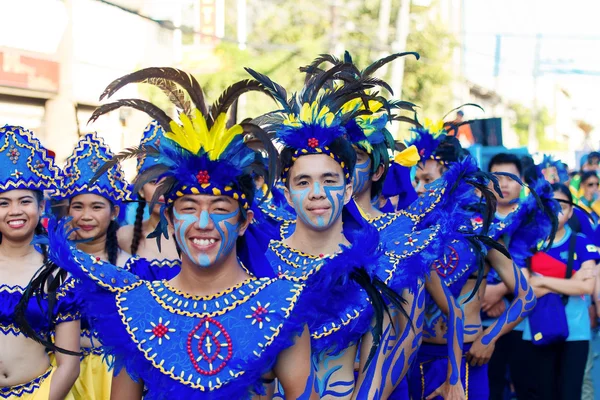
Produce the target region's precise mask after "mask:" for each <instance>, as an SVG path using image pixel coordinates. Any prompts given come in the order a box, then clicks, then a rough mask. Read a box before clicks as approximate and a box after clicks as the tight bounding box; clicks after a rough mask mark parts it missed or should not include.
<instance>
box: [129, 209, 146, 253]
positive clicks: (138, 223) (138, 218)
mask: <svg viewBox="0 0 600 400" xmlns="http://www.w3.org/2000/svg"><path fill="white" fill-rule="evenodd" d="M145 210H146V200H144V199H143V198H142V199H140V201H139V202H138V205H137V209H136V212H135V222H134V223H133V237H132V239H131V255H132V256H135V255H136V254H137V251H138V249H139V247H140V241H141V240H142V222H143V221H144V211H145Z"/></svg>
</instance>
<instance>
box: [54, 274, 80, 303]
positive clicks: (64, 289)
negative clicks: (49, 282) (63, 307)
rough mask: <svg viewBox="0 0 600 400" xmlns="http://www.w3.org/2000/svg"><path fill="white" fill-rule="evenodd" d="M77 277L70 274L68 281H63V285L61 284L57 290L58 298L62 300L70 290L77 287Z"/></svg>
mask: <svg viewBox="0 0 600 400" xmlns="http://www.w3.org/2000/svg"><path fill="white" fill-rule="evenodd" d="M75 283H76V281H75V278H73V277H72V276H70V277H69V278H67V280H66V281H64V282H63V284H62V285H60V286H59V288H58V290H57V292H56V300H60V299H62V298H63V297H65V296H66V295H67V293H68V292H69V291H70V290H73V289H74V288H75Z"/></svg>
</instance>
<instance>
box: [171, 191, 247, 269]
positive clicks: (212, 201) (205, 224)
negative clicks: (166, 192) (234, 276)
mask: <svg viewBox="0 0 600 400" xmlns="http://www.w3.org/2000/svg"><path fill="white" fill-rule="evenodd" d="M252 217H253V213H252V211H251V210H248V211H247V218H246V220H245V221H242V217H241V212H240V206H239V203H238V202H237V201H236V200H234V199H233V198H231V197H228V196H210V195H203V194H198V195H185V196H183V197H181V198H178V199H177V200H175V202H174V204H173V211H172V219H171V223H172V226H173V228H174V231H175V240H176V241H177V244H178V245H179V248H180V249H181V251H182V253H183V254H182V257H186V258H188V259H189V260H190V261H191V262H192V263H193V264H195V265H197V266H199V267H202V268H208V267H211V266H214V265H215V264H218V263H222V262H223V261H225V260H227V259H229V258H231V257H234V258H235V257H236V256H237V253H236V251H235V243H236V241H237V238H238V237H239V236H241V235H243V234H244V232H245V231H246V228H248V225H249V224H250V222H252Z"/></svg>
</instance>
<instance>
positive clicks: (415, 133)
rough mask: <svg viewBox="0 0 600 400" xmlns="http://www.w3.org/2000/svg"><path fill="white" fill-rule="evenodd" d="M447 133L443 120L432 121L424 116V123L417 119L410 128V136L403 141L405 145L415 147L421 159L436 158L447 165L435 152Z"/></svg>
mask: <svg viewBox="0 0 600 400" xmlns="http://www.w3.org/2000/svg"><path fill="white" fill-rule="evenodd" d="M415 121H416V118H415ZM447 135H448V132H446V129H445V128H444V121H441V120H440V121H438V122H433V121H431V120H430V119H427V118H426V119H425V124H424V125H421V124H420V123H418V121H417V124H416V125H415V126H414V127H411V128H410V137H409V138H408V139H407V140H406V141H405V144H406V146H407V147H410V146H414V147H416V148H417V151H418V152H419V156H420V158H421V160H423V161H425V160H436V161H438V162H440V163H442V164H445V165H448V161H447V160H444V159H443V158H442V157H441V156H440V155H439V154H437V151H438V148H439V146H440V144H441V143H442V142H443V141H444V139H446V137H447Z"/></svg>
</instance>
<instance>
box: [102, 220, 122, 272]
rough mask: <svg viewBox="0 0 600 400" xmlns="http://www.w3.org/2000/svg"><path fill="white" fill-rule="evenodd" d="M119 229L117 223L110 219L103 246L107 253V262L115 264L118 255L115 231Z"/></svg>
mask: <svg viewBox="0 0 600 400" xmlns="http://www.w3.org/2000/svg"><path fill="white" fill-rule="evenodd" d="M118 230H119V223H118V222H117V221H114V220H111V221H110V224H108V229H107V230H106V246H105V247H104V249H105V251H106V254H107V255H108V262H109V263H111V264H113V265H117V257H118V256H119V250H120V248H119V240H118V239H117V231H118Z"/></svg>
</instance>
